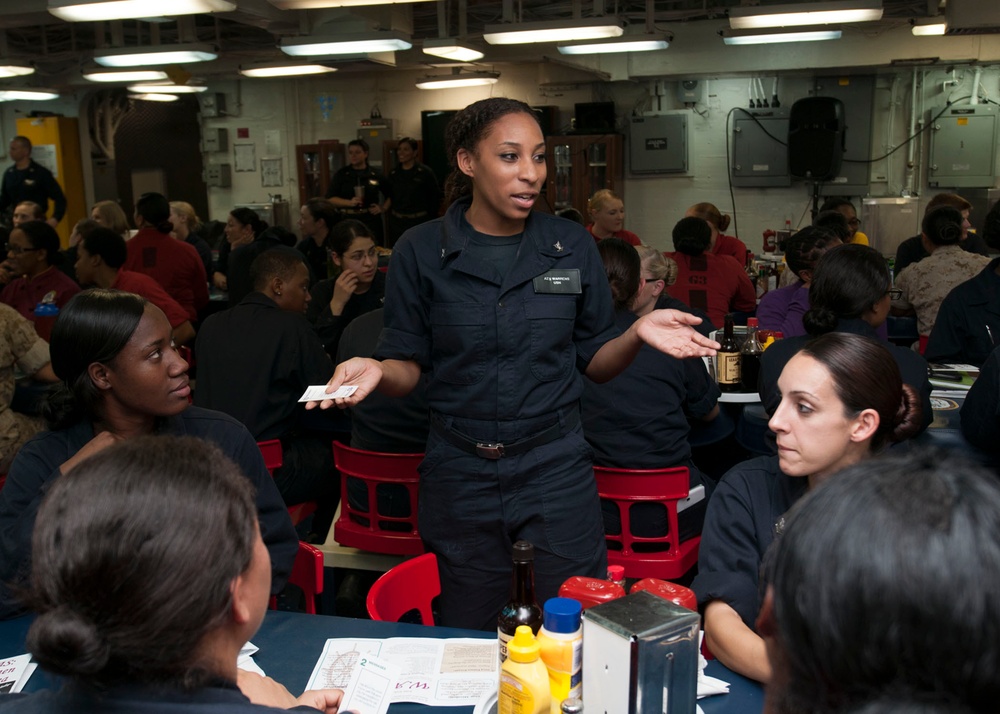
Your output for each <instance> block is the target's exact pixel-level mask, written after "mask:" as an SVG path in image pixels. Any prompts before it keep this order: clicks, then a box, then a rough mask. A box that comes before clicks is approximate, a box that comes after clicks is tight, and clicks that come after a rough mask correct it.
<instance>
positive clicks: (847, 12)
mask: <svg viewBox="0 0 1000 714" xmlns="http://www.w3.org/2000/svg"><path fill="white" fill-rule="evenodd" d="M806 8H808V9H806ZM880 19H882V0H847V1H846V2H841V1H836V2H809V3H802V4H801V5H771V6H769V7H768V6H762V7H734V8H732V9H731V10H730V11H729V26H730V27H731V28H733V29H734V30H752V29H755V28H761V27H799V26H802V25H829V24H830V23H834V22H835V23H842V22H871V21H873V20H880Z"/></svg>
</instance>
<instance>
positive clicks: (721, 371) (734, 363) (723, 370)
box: [715, 315, 740, 392]
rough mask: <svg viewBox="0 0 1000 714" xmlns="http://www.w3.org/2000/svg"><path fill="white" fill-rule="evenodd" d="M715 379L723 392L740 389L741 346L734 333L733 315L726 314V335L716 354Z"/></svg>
mask: <svg viewBox="0 0 1000 714" xmlns="http://www.w3.org/2000/svg"><path fill="white" fill-rule="evenodd" d="M715 379H716V381H717V382H718V383H719V389H721V390H722V391H723V392H738V391H740V346H739V344H738V343H737V342H736V337H735V336H734V335H733V316H732V315H726V322H725V336H724V337H723V338H722V346H721V347H719V351H718V352H717V353H716V355H715Z"/></svg>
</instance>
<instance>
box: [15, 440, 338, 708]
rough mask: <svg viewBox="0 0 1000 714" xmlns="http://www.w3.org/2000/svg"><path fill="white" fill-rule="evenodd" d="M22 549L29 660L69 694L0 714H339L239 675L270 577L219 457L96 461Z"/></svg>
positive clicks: (115, 456) (137, 444) (181, 450)
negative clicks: (291, 711) (29, 613)
mask: <svg viewBox="0 0 1000 714" xmlns="http://www.w3.org/2000/svg"><path fill="white" fill-rule="evenodd" d="M32 544H33V547H34V549H35V553H36V554H37V556H38V557H36V558H35V561H34V564H33V566H32V573H31V588H30V591H29V595H28V599H29V601H30V602H31V604H32V606H33V608H34V609H35V611H36V612H37V613H38V615H37V617H36V619H35V621H34V622H32V623H31V627H30V629H29V630H28V638H27V645H28V650H29V651H30V652H31V654H32V656H33V657H34V659H35V661H36V662H38V663H39V664H40V665H41V666H42V668H43V669H45V670H48V671H49V672H52V673H54V674H58V675H62V676H64V677H66V678H67V681H66V682H65V684H63V686H62V688H61V689H59V690H58V691H42V692H37V693H34V694H5V695H3V697H2V698H0V712H4V714H36V713H37V714H42V713H43V712H44V713H45V714H51V713H52V712H118V713H119V714H124V713H126V712H128V713H131V712H135V713H136V714H138V713H139V712H142V714H166V713H167V712H170V713H173V714H209V713H212V714H256V713H257V712H260V713H261V714H263V713H265V712H269V711H270V712H275V711H283V710H285V709H286V708H291V707H301V709H299V710H300V711H315V710H317V709H318V710H320V711H323V712H329V713H331V714H332V713H333V712H336V711H337V707H338V705H339V704H340V699H341V697H342V695H343V692H341V691H340V690H339V689H325V690H315V691H310V692H306V693H305V694H303V695H302V696H301V697H299V698H298V699H296V698H295V697H293V696H292V695H291V694H290V693H289V692H288V690H287V689H285V688H284V687H283V686H281V685H280V684H278V683H277V682H275V681H274V680H272V679H267V678H264V677H261V676H259V675H257V674H254V673H251V672H245V671H242V670H238V669H237V668H236V660H237V657H238V655H239V652H240V647H241V646H242V645H243V643H244V642H246V641H247V640H248V639H249V638H250V637H252V636H253V634H254V633H255V632H256V631H257V628H258V627H260V623H261V621H262V620H263V619H264V612H265V611H266V608H267V601H268V593H269V592H270V582H271V567H270V562H269V559H268V554H267V548H266V547H264V543H263V541H262V540H261V537H260V527H259V525H258V522H257V517H256V507H255V505H254V494H253V487H252V486H251V484H250V483H249V482H248V481H247V480H246V479H245V478H244V477H243V474H242V473H240V469H239V468H238V467H237V466H236V464H234V463H233V462H232V461H230V460H229V459H228V458H226V456H225V454H223V453H222V451H220V450H219V449H218V448H217V447H215V446H213V445H211V444H208V443H206V442H204V441H201V440H200V439H195V438H193V437H189V436H185V437H173V436H165V437H149V436H143V437H138V438H136V439H131V440H129V441H126V442H121V443H119V444H116V445H114V446H112V447H110V448H108V449H105V450H104V451H102V452H100V453H99V454H96V455H94V456H92V457H90V458H88V459H86V460H85V461H83V462H81V463H80V464H78V465H77V466H75V467H74V468H73V470H72V471H71V472H70V473H69V474H68V475H67V477H66V478H63V479H59V480H58V481H57V482H56V483H55V484H54V485H53V486H52V489H51V491H50V492H49V494H48V496H47V497H46V498H45V501H44V502H43V503H42V507H41V509H40V510H39V513H38V523H37V526H36V527H35V531H34V536H33V539H32ZM241 690H242V692H241ZM251 701H252V702H256V703H258V704H266V705H268V706H258V705H257V704H252V703H251Z"/></svg>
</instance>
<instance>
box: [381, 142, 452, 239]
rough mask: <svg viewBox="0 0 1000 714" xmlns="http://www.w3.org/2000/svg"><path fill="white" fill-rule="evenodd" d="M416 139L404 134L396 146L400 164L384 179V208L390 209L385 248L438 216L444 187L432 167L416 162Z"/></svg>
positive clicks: (388, 210)
mask: <svg viewBox="0 0 1000 714" xmlns="http://www.w3.org/2000/svg"><path fill="white" fill-rule="evenodd" d="M418 146H419V144H417V140H416V139H411V138H409V137H404V138H402V139H400V140H399V144H397V146H396V158H397V159H398V161H399V164H398V165H397V166H396V167H395V168H394V169H393V170H392V171H390V172H389V175H388V176H387V177H386V179H385V183H384V184H383V185H384V188H385V195H386V198H387V200H386V202H385V210H386V211H387V212H388V228H389V238H388V240H387V241H386V248H392V247H393V246H394V245H396V241H397V240H399V237H400V236H401V235H403V233H405V232H406V231H408V230H409V229H411V228H413V227H415V226H419V225H420V224H421V223H424V222H426V221H429V220H430V219H432V218H435V217H437V215H438V213H439V211H440V206H441V189H440V188H438V180H437V176H435V175H434V171H433V170H431V167H430V166H427V165H426V164H422V163H420V162H419V161H417V148H418Z"/></svg>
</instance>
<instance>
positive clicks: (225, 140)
mask: <svg viewBox="0 0 1000 714" xmlns="http://www.w3.org/2000/svg"><path fill="white" fill-rule="evenodd" d="M201 150H202V151H228V150H229V130H228V129H221V128H220V129H202V139H201Z"/></svg>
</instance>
